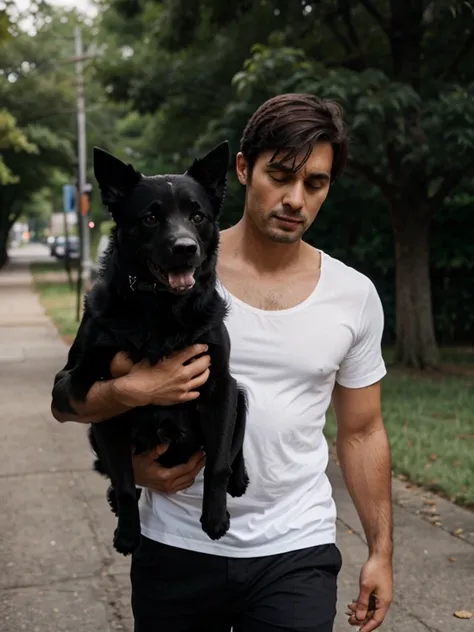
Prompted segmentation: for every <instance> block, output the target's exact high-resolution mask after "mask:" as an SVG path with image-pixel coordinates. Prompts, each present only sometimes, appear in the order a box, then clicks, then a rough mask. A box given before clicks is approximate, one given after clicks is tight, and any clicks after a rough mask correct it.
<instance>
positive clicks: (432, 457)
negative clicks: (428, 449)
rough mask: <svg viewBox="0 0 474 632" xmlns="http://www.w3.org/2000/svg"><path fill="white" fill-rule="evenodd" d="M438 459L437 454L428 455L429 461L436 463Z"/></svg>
mask: <svg viewBox="0 0 474 632" xmlns="http://www.w3.org/2000/svg"><path fill="white" fill-rule="evenodd" d="M437 459H438V455H437V454H430V461H436V460H437Z"/></svg>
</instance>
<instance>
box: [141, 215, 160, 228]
mask: <svg viewBox="0 0 474 632" xmlns="http://www.w3.org/2000/svg"><path fill="white" fill-rule="evenodd" d="M142 221H143V223H144V224H145V226H156V223H157V222H158V218H157V217H156V215H153V213H149V214H148V215H145V217H144V218H143V220H142Z"/></svg>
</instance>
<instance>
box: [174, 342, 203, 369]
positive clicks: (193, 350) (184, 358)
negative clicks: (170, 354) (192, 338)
mask: <svg viewBox="0 0 474 632" xmlns="http://www.w3.org/2000/svg"><path fill="white" fill-rule="evenodd" d="M206 351H207V345H191V347H187V348H186V349H183V350H182V351H180V352H179V353H178V356H179V359H180V360H181V362H182V363H183V364H184V363H185V362H189V360H191V359H192V358H194V357H195V356H197V355H200V354H201V353H206Z"/></svg>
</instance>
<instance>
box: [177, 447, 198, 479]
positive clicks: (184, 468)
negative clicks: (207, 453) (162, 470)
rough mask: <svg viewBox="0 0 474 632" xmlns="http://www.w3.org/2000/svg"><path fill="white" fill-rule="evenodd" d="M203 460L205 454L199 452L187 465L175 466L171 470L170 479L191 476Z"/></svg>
mask: <svg viewBox="0 0 474 632" xmlns="http://www.w3.org/2000/svg"><path fill="white" fill-rule="evenodd" d="M201 459H203V453H202V452H197V453H196V454H193V456H192V457H191V458H190V459H189V461H188V462H187V463H183V464H182V465H175V466H174V467H170V468H169V472H170V478H174V479H175V478H180V477H181V476H188V477H189V476H190V475H191V474H192V472H194V470H195V469H196V467H197V464H198V463H199V462H200V461H201ZM199 469H200V468H199ZM198 471H199V470H198Z"/></svg>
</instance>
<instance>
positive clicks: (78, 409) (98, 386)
mask: <svg viewBox="0 0 474 632" xmlns="http://www.w3.org/2000/svg"><path fill="white" fill-rule="evenodd" d="M67 377H68V376H67V375H65V376H63V377H62V378H60V380H59V381H58V383H57V385H56V386H55V388H54V389H53V398H52V402H51V413H52V415H53V417H54V418H55V419H56V420H57V421H60V422H61V423H64V422H65V421H75V422H77V423H83V424H88V423H96V422H100V421H104V420H105V419H110V418H111V417H115V416H116V415H121V414H122V413H124V412H126V411H127V410H130V409H131V408H133V406H127V405H126V404H124V403H123V402H122V401H120V399H119V397H120V393H119V388H118V385H117V382H118V381H119V379H120V378H117V379H112V380H106V381H103V382H95V384H93V385H92V387H91V389H90V391H89V393H88V394H87V398H86V400H85V402H72V401H70V400H67V404H66V406H65V405H64V404H63V401H62V398H58V396H57V394H58V392H59V389H61V387H63V388H65V387H66V384H63V385H62V384H61V380H67Z"/></svg>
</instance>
